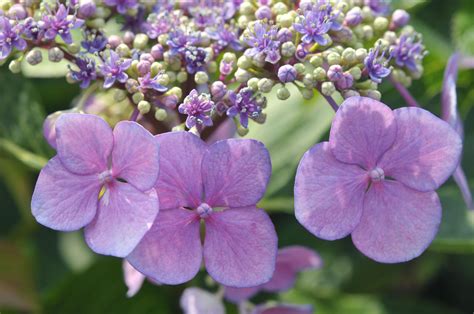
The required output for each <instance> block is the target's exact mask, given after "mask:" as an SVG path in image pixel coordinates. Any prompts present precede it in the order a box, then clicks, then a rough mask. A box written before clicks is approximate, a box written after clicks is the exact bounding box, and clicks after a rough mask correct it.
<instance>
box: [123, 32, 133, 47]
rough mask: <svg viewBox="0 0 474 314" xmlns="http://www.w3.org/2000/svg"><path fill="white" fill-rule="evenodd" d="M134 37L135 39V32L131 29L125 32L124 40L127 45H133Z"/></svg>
mask: <svg viewBox="0 0 474 314" xmlns="http://www.w3.org/2000/svg"><path fill="white" fill-rule="evenodd" d="M134 39H135V34H134V33H133V32H131V31H126V32H125V33H124V34H123V42H124V43H126V44H127V45H131V44H132V43H133V40H134Z"/></svg>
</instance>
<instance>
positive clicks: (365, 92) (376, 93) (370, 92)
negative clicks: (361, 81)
mask: <svg viewBox="0 0 474 314" xmlns="http://www.w3.org/2000/svg"><path fill="white" fill-rule="evenodd" d="M360 94H361V95H362V96H366V97H370V98H372V99H375V100H380V99H381V98H382V94H380V92H379V91H378V90H373V89H367V90H361V91H360Z"/></svg>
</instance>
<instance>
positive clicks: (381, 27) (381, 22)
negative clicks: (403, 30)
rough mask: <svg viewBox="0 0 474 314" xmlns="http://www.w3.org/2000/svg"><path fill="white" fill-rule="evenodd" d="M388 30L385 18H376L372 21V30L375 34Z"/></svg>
mask: <svg viewBox="0 0 474 314" xmlns="http://www.w3.org/2000/svg"><path fill="white" fill-rule="evenodd" d="M387 28H388V20H387V18H386V17H383V16H378V17H377V18H375V20H374V30H375V31H376V32H384V31H386V30H387Z"/></svg>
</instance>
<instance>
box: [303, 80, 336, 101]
mask: <svg viewBox="0 0 474 314" xmlns="http://www.w3.org/2000/svg"><path fill="white" fill-rule="evenodd" d="M331 84H332V83H331ZM301 95H302V96H303V98H304V99H306V100H310V99H311V98H313V96H314V91H313V89H309V88H303V89H302V90H301Z"/></svg>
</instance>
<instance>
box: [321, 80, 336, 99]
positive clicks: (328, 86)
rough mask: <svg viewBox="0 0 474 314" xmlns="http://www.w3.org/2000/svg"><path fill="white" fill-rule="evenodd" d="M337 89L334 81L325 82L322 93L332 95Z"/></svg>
mask: <svg viewBox="0 0 474 314" xmlns="http://www.w3.org/2000/svg"><path fill="white" fill-rule="evenodd" d="M335 91H336V87H335V86H334V83H333V82H324V83H323V84H321V93H322V94H323V95H325V96H331V95H332V94H333V93H334V92H335Z"/></svg>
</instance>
